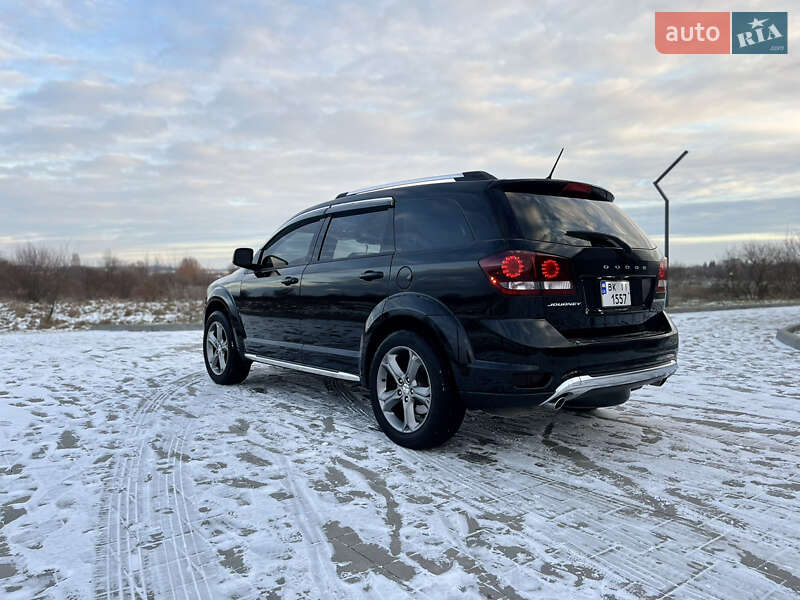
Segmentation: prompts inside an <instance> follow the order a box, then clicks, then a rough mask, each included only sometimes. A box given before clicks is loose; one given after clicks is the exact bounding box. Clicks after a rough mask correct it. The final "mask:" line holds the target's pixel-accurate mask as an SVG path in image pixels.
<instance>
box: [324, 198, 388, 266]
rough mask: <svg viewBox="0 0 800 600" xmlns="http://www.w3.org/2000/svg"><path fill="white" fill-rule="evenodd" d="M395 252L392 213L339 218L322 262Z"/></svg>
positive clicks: (333, 221)
mask: <svg viewBox="0 0 800 600" xmlns="http://www.w3.org/2000/svg"><path fill="white" fill-rule="evenodd" d="M393 251H394V227H393V224H392V211H391V209H388V210H387V209H383V210H377V211H370V212H364V213H356V214H349V215H341V216H338V217H337V216H335V217H333V219H331V224H330V226H329V227H328V233H327V234H326V235H325V241H324V242H323V244H322V251H321V252H320V256H319V259H320V260H322V261H325V260H339V259H342V258H359V257H362V256H370V255H373V254H383V253H385V252H393Z"/></svg>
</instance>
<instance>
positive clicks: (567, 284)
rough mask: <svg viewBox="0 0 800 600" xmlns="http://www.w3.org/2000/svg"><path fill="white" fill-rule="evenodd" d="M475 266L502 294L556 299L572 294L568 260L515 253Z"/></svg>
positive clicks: (525, 252)
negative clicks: (479, 268) (553, 297)
mask: <svg viewBox="0 0 800 600" xmlns="http://www.w3.org/2000/svg"><path fill="white" fill-rule="evenodd" d="M478 262H479V263H480V265H481V268H482V269H483V272H484V273H486V276H487V277H488V278H489V281H490V282H491V283H492V285H493V286H495V287H496V288H498V289H500V291H502V292H503V293H504V294H514V295H525V294H527V295H536V296H541V295H545V296H549V295H556V296H557V295H564V294H572V293H573V292H574V290H575V286H574V284H573V282H572V268H571V267H570V263H569V260H567V259H566V258H562V257H560V256H551V255H549V254H539V253H537V252H529V251H527V250H517V251H507V252H500V253H498V254H493V255H492V256H487V257H486V258H483V259H481V260H480V261H478Z"/></svg>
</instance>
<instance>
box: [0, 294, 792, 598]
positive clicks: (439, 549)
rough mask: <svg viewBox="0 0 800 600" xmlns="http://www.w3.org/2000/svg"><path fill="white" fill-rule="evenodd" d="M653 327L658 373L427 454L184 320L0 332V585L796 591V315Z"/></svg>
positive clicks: (218, 592) (165, 589) (13, 593)
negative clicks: (217, 379)
mask: <svg viewBox="0 0 800 600" xmlns="http://www.w3.org/2000/svg"><path fill="white" fill-rule="evenodd" d="M675 320H676V322H677V323H678V326H679V328H680V331H681V336H682V340H681V342H682V348H681V354H680V360H681V368H680V370H679V372H678V373H677V374H676V375H675V376H674V377H673V378H672V379H671V380H670V382H669V383H668V384H667V385H666V386H664V387H663V388H653V387H651V388H647V389H644V390H641V391H639V392H636V393H634V395H633V398H632V399H631V401H630V402H629V403H628V404H627V405H625V406H622V407H618V408H614V409H605V410H601V411H598V412H597V414H596V415H594V416H586V415H574V414H570V413H567V412H555V411H553V410H551V409H547V408H541V409H537V410H534V411H531V412H530V413H529V414H526V415H523V416H517V417H514V418H509V417H500V416H495V415H488V414H484V413H472V414H468V416H467V419H466V420H465V423H464V426H463V427H462V429H461V431H460V433H459V434H458V436H457V437H456V438H455V439H454V440H453V441H452V442H450V443H449V444H447V445H446V446H445V447H443V448H440V449H437V450H433V451H426V452H413V451H410V450H405V449H403V448H400V447H398V446H395V445H393V444H391V443H390V442H389V441H388V440H387V439H386V438H385V437H384V436H383V434H382V433H380V432H379V431H378V430H377V428H376V426H375V424H374V420H373V417H372V415H371V413H370V409H369V405H368V403H367V402H366V401H365V399H364V398H363V397H362V394H361V392H360V391H359V390H358V389H357V388H356V387H354V386H353V385H352V384H349V383H342V382H338V381H333V380H327V379H324V378H320V377H316V376H312V375H304V374H298V373H294V372H288V371H281V370H278V369H271V368H267V367H261V366H256V367H254V368H253V372H252V374H251V376H250V378H249V379H248V380H247V381H246V382H245V384H243V385H241V386H238V387H230V388H223V387H218V386H215V385H213V384H212V383H211V381H210V380H209V379H208V377H207V375H206V374H205V372H204V369H203V363H202V356H201V349H200V333H199V332H195V331H188V332H136V333H133V332H119V331H82V332H53V331H50V332H35V333H34V332H22V333H7V334H3V335H0V348H2V356H3V372H2V374H1V375H0V442H2V444H1V445H0V511H2V519H1V520H0V596H2V597H3V598H8V599H16V598H20V599H22V598H24V599H28V598H33V597H37V598H38V597H43V598H92V597H93V598H101V599H104V598H111V597H114V598H117V597H125V598H132V597H136V598H175V597H177V598H300V597H303V598H360V597H364V598H366V597H379V598H389V597H391V598H395V597H405V596H414V595H418V596H420V597H429V598H445V597H467V598H478V597H502V598H520V597H522V598H530V597H536V598H598V597H600V596H604V597H607V598H641V597H649V598H661V597H666V596H671V597H675V598H682V599H683V598H720V599H722V598H724V599H730V598H767V597H769V598H771V599H774V598H796V597H797V596H798V594H800V518H798V497H800V410H799V409H800V374H798V366H800V353H798V352H797V351H796V350H792V349H790V348H788V347H787V346H784V345H782V344H780V343H779V342H776V341H775V330H776V329H777V328H778V327H779V326H783V325H787V324H789V323H797V322H800V307H788V308H767V309H757V310H739V311H725V312H706V313H687V314H681V315H676V317H675Z"/></svg>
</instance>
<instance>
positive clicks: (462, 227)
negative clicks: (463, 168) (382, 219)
mask: <svg viewBox="0 0 800 600" xmlns="http://www.w3.org/2000/svg"><path fill="white" fill-rule="evenodd" d="M394 210H395V215H394V227H395V235H396V239H397V249H398V250H401V251H402V250H405V251H413V250H436V249H441V248H459V247H462V246H468V245H469V244H471V243H472V242H473V241H474V240H475V238H474V236H473V235H472V230H471V229H470V227H469V225H468V224H467V220H466V218H465V217H464V212H463V211H462V210H461V207H460V206H459V205H458V203H457V202H456V201H455V200H453V199H452V198H446V197H445V198H441V197H431V198H424V197H423V198H419V197H418V198H403V199H400V200H398V201H397V204H396V206H395V209H394Z"/></svg>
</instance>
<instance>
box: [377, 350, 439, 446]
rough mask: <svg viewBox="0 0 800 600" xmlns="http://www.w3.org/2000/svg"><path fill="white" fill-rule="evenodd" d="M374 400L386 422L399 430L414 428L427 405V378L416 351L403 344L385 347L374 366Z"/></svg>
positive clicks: (423, 417)
mask: <svg viewBox="0 0 800 600" xmlns="http://www.w3.org/2000/svg"><path fill="white" fill-rule="evenodd" d="M376 387H377V393H378V403H379V404H380V407H381V410H382V411H383V415H384V416H385V417H386V420H387V421H388V422H389V424H390V425H391V426H392V427H393V428H394V429H396V430H397V431H400V432H402V433H411V432H413V431H416V430H417V429H419V428H420V427H422V425H423V424H424V423H425V421H426V420H427V418H428V414H430V408H431V380H430V378H429V376H428V369H427V368H426V367H425V363H424V362H423V361H422V358H420V356H419V354H417V353H416V352H414V351H413V350H412V349H411V348H408V347H406V346H397V347H395V348H392V349H391V350H389V351H388V352H387V353H386V354H385V355H384V356H383V359H382V360H381V364H380V366H379V367H378V382H377V386H376Z"/></svg>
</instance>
